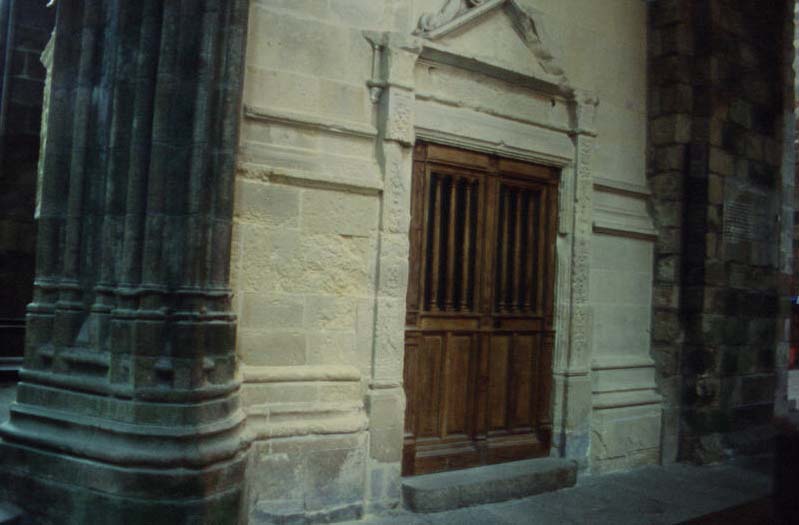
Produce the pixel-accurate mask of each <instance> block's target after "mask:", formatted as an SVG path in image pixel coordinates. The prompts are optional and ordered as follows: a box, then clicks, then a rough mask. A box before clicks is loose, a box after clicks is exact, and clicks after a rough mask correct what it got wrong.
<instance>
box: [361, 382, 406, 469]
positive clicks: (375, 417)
mask: <svg viewBox="0 0 799 525" xmlns="http://www.w3.org/2000/svg"><path fill="white" fill-rule="evenodd" d="M367 399H368V410H369V456H370V457H371V458H372V459H375V460H377V461H379V462H381V463H398V462H400V461H401V460H402V441H403V432H404V422H405V400H404V396H403V392H402V389H391V390H387V391H373V392H370V393H369V396H368V398H367Z"/></svg>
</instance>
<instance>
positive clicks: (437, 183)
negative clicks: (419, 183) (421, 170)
mask: <svg viewBox="0 0 799 525" xmlns="http://www.w3.org/2000/svg"><path fill="white" fill-rule="evenodd" d="M442 182H443V181H442V180H441V178H440V177H438V176H432V177H431V186H432V187H431V190H430V191H433V192H435V193H434V203H433V209H432V210H430V213H432V214H433V232H432V233H433V243H432V252H433V253H432V254H431V257H432V261H431V264H430V274H431V279H430V310H431V311H433V312H436V311H438V310H439V309H440V308H439V305H440V303H439V298H440V286H441V283H440V277H441V218H442V217H441V214H442V210H441V202H442V198H441V194H442V193H443V192H444V191H443V190H444V187H443V184H442Z"/></svg>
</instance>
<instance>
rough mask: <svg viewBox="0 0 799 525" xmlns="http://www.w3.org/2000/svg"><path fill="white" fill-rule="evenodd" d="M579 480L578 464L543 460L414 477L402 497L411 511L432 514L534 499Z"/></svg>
mask: <svg viewBox="0 0 799 525" xmlns="http://www.w3.org/2000/svg"><path fill="white" fill-rule="evenodd" d="M576 481H577V464H576V463H575V462H573V461H570V460H565V459H556V458H542V459H533V460H528V461H517V462H513V463H503V464H499V465H491V466H488V467H479V468H474V469H471V470H469V475H468V476H464V475H463V474H462V473H461V472H457V471H454V472H444V473H440V474H427V475H423V476H414V477H412V478H407V479H405V480H404V481H403V483H402V494H403V502H404V504H405V505H406V507H408V509H410V510H412V511H414V512H422V513H429V512H441V511H445V510H454V509H458V508H462V507H468V506H472V505H481V504H486V503H495V502H498V501H507V500H509V499H517V498H522V497H526V496H532V495H535V494H541V493H543V492H549V491H553V490H558V489H562V488H565V487H571V486H573V485H574V484H575V482H576Z"/></svg>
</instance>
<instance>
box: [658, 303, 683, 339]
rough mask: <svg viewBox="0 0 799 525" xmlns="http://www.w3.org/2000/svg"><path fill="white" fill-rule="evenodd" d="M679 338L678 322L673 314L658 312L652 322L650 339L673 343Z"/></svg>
mask: <svg viewBox="0 0 799 525" xmlns="http://www.w3.org/2000/svg"><path fill="white" fill-rule="evenodd" d="M679 338H680V320H679V317H678V316H677V314H676V313H675V312H671V311H665V310H658V311H657V312H656V313H655V315H654V316H653V320H652V339H653V340H654V341H657V342H661V343H674V342H676V341H678V340H679Z"/></svg>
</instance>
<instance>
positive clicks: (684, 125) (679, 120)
mask: <svg viewBox="0 0 799 525" xmlns="http://www.w3.org/2000/svg"><path fill="white" fill-rule="evenodd" d="M650 132H651V140H652V143H653V144H655V145H657V146H660V145H666V144H675V143H678V144H679V143H682V144H684V143H687V142H689V141H690V140H691V118H690V116H688V115H669V116H664V117H658V118H656V119H655V120H653V121H652V123H651V129H650Z"/></svg>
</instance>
